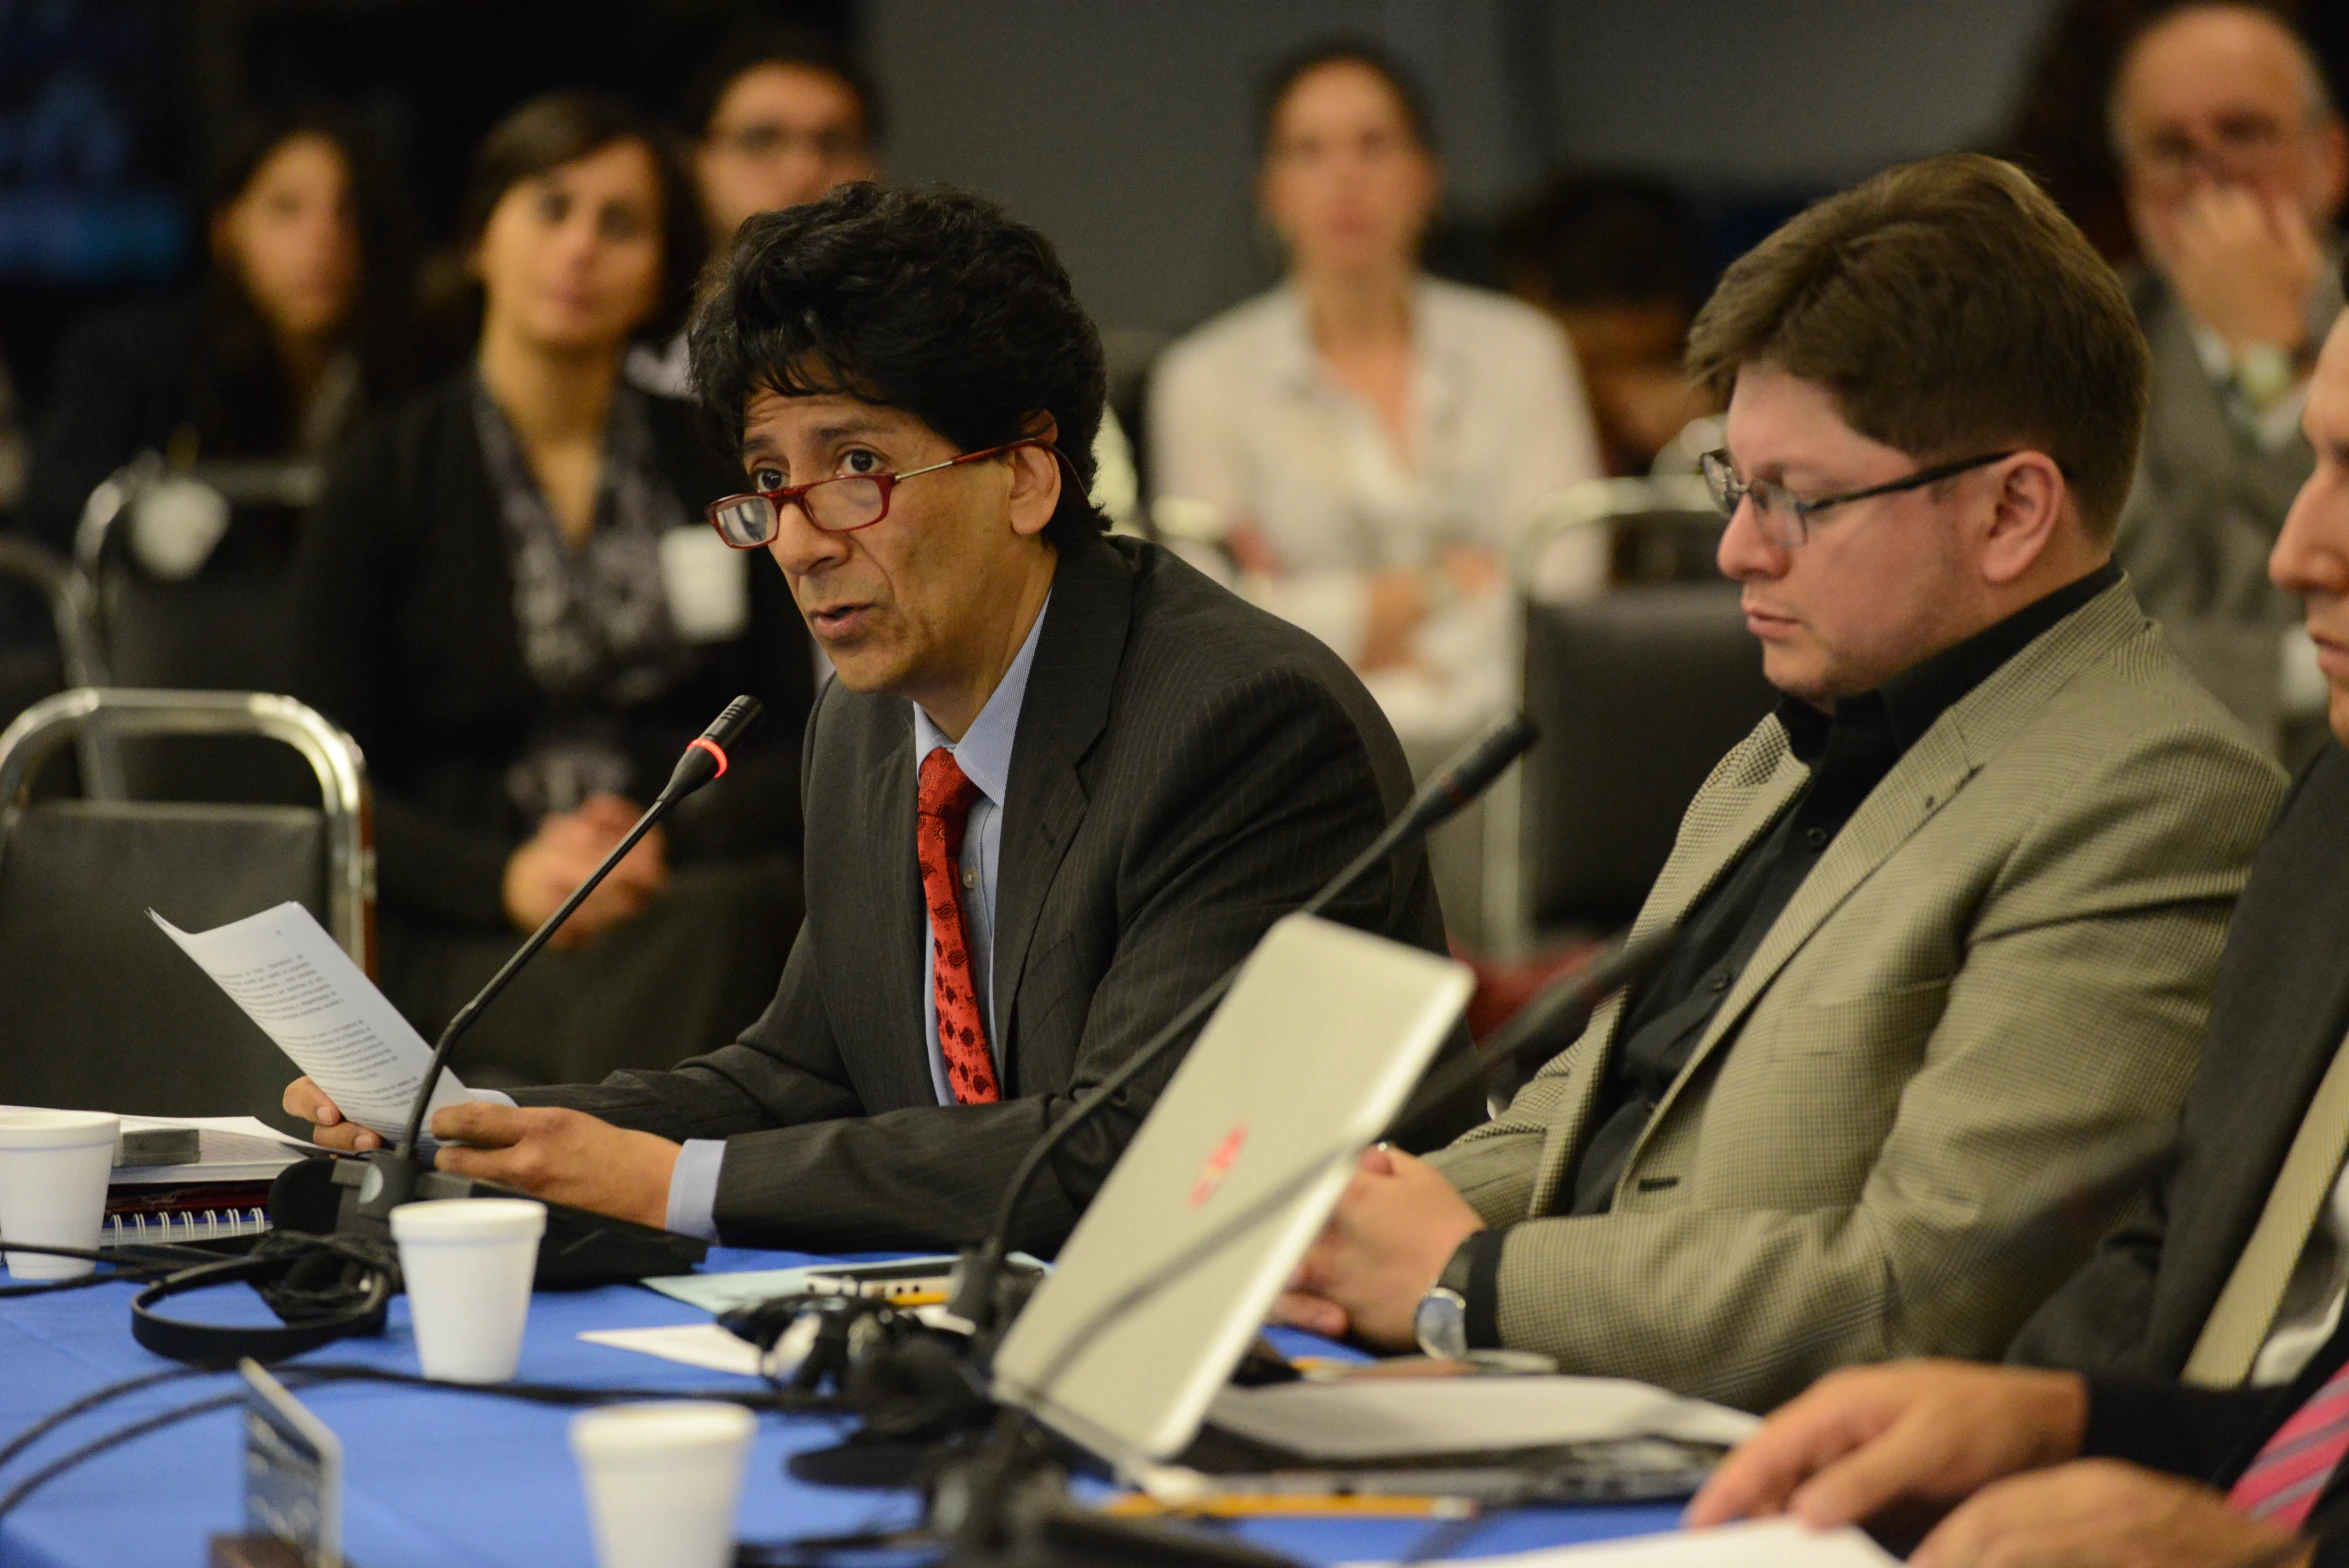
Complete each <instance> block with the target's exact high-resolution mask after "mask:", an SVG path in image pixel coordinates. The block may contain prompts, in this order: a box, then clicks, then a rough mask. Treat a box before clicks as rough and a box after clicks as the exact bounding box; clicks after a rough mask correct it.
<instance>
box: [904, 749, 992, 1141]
mask: <svg viewBox="0 0 2349 1568" xmlns="http://www.w3.org/2000/svg"><path fill="white" fill-rule="evenodd" d="M978 798H979V786H978V785H976V784H973V783H972V782H971V781H970V779H969V777H968V776H967V775H965V774H964V772H963V771H962V765H961V764H960V763H957V762H956V761H955V760H954V753H953V752H951V751H948V750H947V749H946V748H945V747H943V746H940V747H938V748H937V749H936V750H934V751H932V752H931V753H930V754H929V755H928V756H926V757H924V758H923V759H922V780H921V791H920V797H919V800H918V802H917V804H916V807H915V818H914V842H915V845H916V848H917V849H918V850H919V852H920V858H921V863H922V903H923V904H924V905H926V906H927V907H928V909H929V911H930V947H931V953H932V957H933V959H934V960H935V962H934V964H933V966H932V967H933V970H934V974H933V976H932V979H931V993H932V995H933V996H934V997H935V999H936V1001H937V1003H938V1050H939V1053H940V1054H941V1055H943V1056H944V1057H945V1058H946V1079H947V1082H948V1083H949V1084H950V1085H952V1087H953V1089H954V1103H955V1104H957V1105H991V1104H993V1103H994V1102H995V1101H997V1100H999V1099H1001V1098H1002V1097H1003V1096H1002V1092H1001V1091H1000V1090H998V1089H997V1088H996V1086H995V1061H994V1058H993V1057H991V1056H990V1055H989V1054H988V1052H987V1027H986V1025H985V1023H984V1022H982V1021H981V1019H980V1017H979V988H978V987H977V986H976V985H975V984H973V983H972V980H971V941H970V925H969V923H968V922H967V921H965V920H964V919H963V912H962V836H963V829H964V828H965V827H966V826H967V825H968V824H969V822H970V815H971V802H972V801H974V800H977V799H978Z"/></svg>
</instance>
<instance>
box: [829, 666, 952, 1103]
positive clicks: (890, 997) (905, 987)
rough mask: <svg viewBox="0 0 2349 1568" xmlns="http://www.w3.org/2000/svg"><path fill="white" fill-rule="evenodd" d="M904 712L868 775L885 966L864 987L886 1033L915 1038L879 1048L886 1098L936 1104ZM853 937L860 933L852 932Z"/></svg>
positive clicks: (873, 881)
mask: <svg viewBox="0 0 2349 1568" xmlns="http://www.w3.org/2000/svg"><path fill="white" fill-rule="evenodd" d="M893 706H895V707H896V708H897V709H898V710H900V711H899V714H898V718H897V720H896V722H897V724H898V726H899V730H898V733H897V735H896V738H895V742H894V743H893V744H892V745H890V746H888V747H886V748H885V749H884V750H883V751H882V753H881V757H880V760H879V761H878V762H877V763H876V764H874V766H873V767H872V768H871V769H870V771H869V772H868V774H867V780H868V788H867V794H866V800H867V802H868V809H869V810H870V811H871V812H872V820H873V828H872V832H871V834H870V836H869V840H868V841H869V842H870V843H872V844H873V845H874V846H875V848H874V853H873V854H872V856H871V857H870V858H869V859H868V860H867V861H866V862H865V865H866V874H867V876H868V878H869V879H870V880H869V882H868V884H867V891H866V900H867V907H868V908H869V909H870V910H871V911H872V914H871V917H870V918H871V924H870V925H869V926H868V927H867V928H866V929H867V930H869V931H870V932H871V934H872V936H873V938H874V939H875V941H876V942H877V944H878V948H877V950H878V954H879V960H880V961H879V964H878V966H877V967H878V970H879V973H878V975H877V976H876V977H875V983H873V984H871V985H869V986H861V987H858V988H857V989H858V990H859V991H860V992H861V993H862V994H864V995H867V996H869V997H871V998H872V1004H871V1005H872V1006H874V1007H875V1008H877V1009H878V1010H879V1011H880V1013H881V1019H880V1023H881V1031H880V1038H881V1039H883V1040H888V1041H907V1042H910V1049H897V1048H893V1049H890V1050H888V1051H884V1052H879V1053H876V1055H875V1057H874V1060H876V1061H877V1063H879V1064H880V1065H881V1066H882V1070H883V1071H885V1072H886V1073H887V1074H888V1079H889V1081H888V1083H887V1084H885V1085H876V1086H875V1087H876V1089H881V1090H884V1091H886V1097H885V1098H884V1097H879V1096H876V1097H875V1099H874V1102H873V1103H877V1104H883V1105H892V1104H895V1105H928V1104H931V1103H934V1101H935V1100H936V1097H937V1092H938V1091H937V1085H936V1083H935V1082H934V1081H933V1080H932V1078H931V1077H930V1045H929V1035H928V1032H927V1031H926V1030H925V1029H924V1028H923V1027H922V945H923V942H924V940H925V939H926V938H927V936H928V934H929V931H928V919H927V916H926V915H925V914H924V912H923V909H922V872H921V864H920V861H919V860H918V859H917V858H916V857H917V851H916V847H915V843H914V757H913V710H912V707H911V706H910V705H909V704H906V703H904V702H896V703H894V704H893ZM850 935H851V940H854V939H855V934H854V933H853V932H852V933H851V934H850Z"/></svg>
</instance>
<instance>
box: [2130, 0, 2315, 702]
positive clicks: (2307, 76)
mask: <svg viewBox="0 0 2349 1568" xmlns="http://www.w3.org/2000/svg"><path fill="white" fill-rule="evenodd" d="M2110 107H2111V130H2112V138H2113V145H2114V149H2115V152H2116V154H2117V155H2118V157H2119V160H2120V164H2121V170H2122V181H2123V186H2124V190H2125V192H2126V195H2127V199H2128V207H2129V215H2130V221H2131V223H2132V225H2133V226H2134V227H2135V229H2136V233H2137V239H2138V243H2139V244H2140V245H2141V246H2142V247H2143V249H2144V253H2145V257H2146V262H2147V264H2146V265H2145V266H2144V267H2143V268H2142V269H2140V270H2139V271H2137V272H2136V273H2135V274H2134V275H2133V276H2132V277H2131V278H2130V279H2129V291H2130V302H2131V304H2132V305H2133V306H2134V307H2135V309H2136V311H2137V318H2138V321H2139V323H2140V324H2141V325H2143V327H2144V329H2145V335H2146V338H2147V340H2148V342H2149V343H2150V344H2151V346H2152V350H2153V401H2152V404H2151V407H2150V409H2149V411H2148V416H2147V423H2146V431H2145V446H2144V451H2143V454H2142V457H2141V461H2140V463H2139V467H2138V472H2137V483H2136V487H2135V490H2134V492H2133V493H2132V494H2131V496H2130V500H2129V507H2128V510H2127V512H2126V513H2125V514H2124V516H2123V519H2122V523H2121V532H2120V537H2119V539H2118V540H2117V542H2116V546H2115V548H2116V553H2117V555H2118V557H2119V559H2120V561H2121V564H2122V565H2123V566H2125V567H2126V568H2127V569H2128V572H2129V576H2130V579H2131V581H2132V582H2133V583H2134V584H2135V585H2136V588H2137V592H2138V595H2139V597H2140V598H2142V599H2143V601H2144V603H2145V607H2146V608H2147V609H2148V610H2150V611H2151V612H2152V613H2153V614H2154V616H2155V617H2156V618H2158V619H2160V620H2161V621H2163V622H2164V623H2165V625H2166V626H2167V627H2168V628H2169V630H2170V631H2171V633H2172V635H2173V638H2174V639H2175V640H2176V641H2177V642H2178V644H2179V648H2180V652H2181V653H2182V654H2184V655H2185V657H2186V658H2187V660H2188V662H2189V663H2190V664H2192V665H2193V666H2194V667H2195V669H2196V672H2197V673H2198V674H2200V675H2202V676H2203V678H2204V679H2205V680H2207V681H2209V682H2210V683H2211V685H2212V686H2213V688H2214V689H2216V690H2218V691H2219V693H2220V695H2221V696H2222V697H2225V698H2227V699H2228V701H2229V702H2230V704H2231V705H2232V706H2234V707H2235V708H2236V709H2237V711H2238V712H2240V713H2242V714H2244V716H2245V717H2247V718H2250V719H2252V720H2254V721H2255V722H2257V721H2269V722H2272V720H2273V718H2274V716H2275V715H2274V704H2275V702H2276V700H2277V675H2276V669H2277V664H2276V657H2277V656H2276V648H2277V644H2278V641H2279V639H2280V638H2281V636H2282V633H2283V631H2284V629H2285V628H2287V627H2288V626H2289V625H2290V624H2291V621H2292V606H2291V603H2290V601H2289V600H2288V599H2286V598H2285V597H2284V596H2283V595H2281V594H2279V593H2277V592H2276V591H2275V590H2274V589H2273V588H2272V587H2270V586H2269V584H2268V580H2267V575H2266V562H2267V555H2268V551H2269V549H2270V548H2271V547H2272V546H2273V545H2274V544H2275V540H2276V531H2277V530H2278V529H2279V528H2280V527H2281V526H2282V525H2283V520H2284V514H2285V512H2286V511H2287V510H2289V508H2290V506H2291V503H2292V494H2293V492H2294V491H2295V490H2296V489H2298V488H2299V485H2300V482H2301V481H2302V480H2304V479H2306V478H2307V477H2308V471H2309V464H2310V456H2309V449H2308V443H2307V442H2306V441H2305V440H2304V439H2302V437H2301V435H2300V428H2299V420H2300V409H2301V405H2302V403H2303V402H2304V400H2305V399H2306V396H2307V385H2308V375H2309V371H2310V369H2311V367H2312V366H2313V365H2314V363H2315V359H2316V348H2317V345H2318V344H2319V343H2320V342H2321V341H2322V340H2323V337H2324V333H2325V329H2326V328H2327V327H2328V326H2330V325H2331V323H2332V319H2333V316H2334V315H2335V313H2336V312H2338V311H2339V310H2340V308H2341V289H2340V283H2339V280H2338V277H2337V276H2336V272H2335V269H2334V267H2333V266H2332V265H2330V264H2329V260H2328V258H2329V257H2330V256H2333V255H2336V254H2337V253H2338V248H2339V246H2338V239H2337V237H2336V236H2335V234H2334V232H2333V229H2332V227H2331V225H2332V223H2333V220H2334V217H2335V215H2336V214H2337V213H2338V212H2339V210H2340V206H2341V200H2342V194H2343V183H2344V178H2345V175H2349V139H2345V138H2344V135H2343V131H2342V126H2341V121H2340V117H2339V115H2338V114H2337V113H2335V111H2334V108H2333V104H2332V99H2331V96H2330V94H2329V93H2328V92H2327V90H2326V87H2325V83H2324V77H2323V74H2322V72H2321V71H2320V70H2319V69H2318V67H2317V64H2316V61H2315V59H2314V58H2313V57H2312V56H2311V55H2310V53H2309V51H2308V49H2307V46H2306V45H2305V44H2304V43H2303V42H2302V41H2301V40H2300V38H2299V37H2298V36H2297V35H2296V34H2294V33H2293V32H2292V30H2291V29H2290V27H2289V26H2287V25H2286V24H2285V23H2284V22H2283V21H2282V20H2280V19H2279V18H2278V17H2277V16H2276V15H2275V14H2274V13H2272V12H2270V11H2268V10H2265V9H2263V8H2261V7H2258V6H2255V5H2249V4H2221V5H2213V4H2199V3H2198V4H2188V5H2183V6H2176V7H2172V8H2170V9H2168V10H2166V11H2162V12H2159V13H2157V14H2156V15H2155V17H2154V18H2153V19H2152V20H2151V21H2150V22H2149V23H2148V24H2147V25H2146V26H2145V27H2144V29H2143V30H2142V31H2141V32H2139V33H2138V35H2137V36H2136V38H2135V39H2134V40H2133V41H2132V42H2131V43H2130V45H2129V46H2128V48H2127V49H2126V50H2125V51H2124V52H2123V53H2122V56H2121V61H2120V67H2119V70H2118V72H2117V74H2116V76H2115V79H2114V85H2113V92H2112V99H2111V106H2110ZM2294 641H2295V643H2296V644H2297V645H2298V646H2299V647H2300V648H2302V649H2304V648H2305V643H2304V642H2301V641H2300V640H2299V639H2297V638H2295V639H2294ZM2303 658H2304V655H2303Z"/></svg>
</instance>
